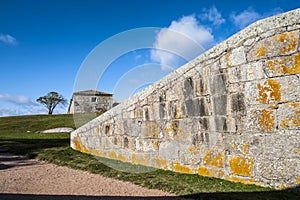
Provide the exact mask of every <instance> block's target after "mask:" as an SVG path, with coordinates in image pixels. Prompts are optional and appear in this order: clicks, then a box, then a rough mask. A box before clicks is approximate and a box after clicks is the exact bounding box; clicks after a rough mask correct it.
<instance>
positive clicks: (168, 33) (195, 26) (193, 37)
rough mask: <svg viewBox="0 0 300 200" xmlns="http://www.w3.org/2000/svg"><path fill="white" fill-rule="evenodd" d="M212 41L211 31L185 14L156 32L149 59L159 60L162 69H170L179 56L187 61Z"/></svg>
mask: <svg viewBox="0 0 300 200" xmlns="http://www.w3.org/2000/svg"><path fill="white" fill-rule="evenodd" d="M214 42H215V41H214V37H213V35H212V34H211V31H210V30H209V29H208V28H205V27H204V26H201V25H200V24H199V22H198V21H197V19H196V18H195V16H185V17H182V18H181V19H179V20H178V21H172V23H171V25H170V26H169V27H168V28H163V29H161V31H160V32H159V33H158V34H157V37H156V41H155V43H154V45H153V47H154V49H153V50H152V51H151V59H152V60H153V61H156V62H159V63H160V64H161V67H162V70H170V69H172V68H176V67H177V65H178V62H179V60H180V59H179V58H181V59H184V60H186V61H189V60H191V59H193V58H195V57H196V56H198V55H200V54H201V53H203V52H204V47H211V46H213V44H214Z"/></svg>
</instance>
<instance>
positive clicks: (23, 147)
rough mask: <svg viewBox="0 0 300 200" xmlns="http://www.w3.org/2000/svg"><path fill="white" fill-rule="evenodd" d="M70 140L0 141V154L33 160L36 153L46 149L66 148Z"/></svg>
mask: <svg viewBox="0 0 300 200" xmlns="http://www.w3.org/2000/svg"><path fill="white" fill-rule="evenodd" d="M69 144H70V139H65V138H64V139H49V138H45V139H9V140H7V139H0V152H9V153H13V154H17V155H23V156H26V157H27V158H35V157H36V156H37V155H38V153H39V152H40V151H41V150H43V149H47V148H52V147H67V146H69Z"/></svg>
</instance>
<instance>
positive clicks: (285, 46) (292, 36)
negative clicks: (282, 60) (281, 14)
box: [273, 31, 299, 54]
mask: <svg viewBox="0 0 300 200" xmlns="http://www.w3.org/2000/svg"><path fill="white" fill-rule="evenodd" d="M298 35H299V32H298V31H294V32H286V33H282V34H279V35H275V36H273V39H275V40H276V43H277V44H281V46H280V48H279V49H278V51H279V52H280V53H282V54H286V53H290V52H292V51H294V50H296V48H297V45H298V39H299V37H298Z"/></svg>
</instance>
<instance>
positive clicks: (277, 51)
mask: <svg viewBox="0 0 300 200" xmlns="http://www.w3.org/2000/svg"><path fill="white" fill-rule="evenodd" d="M299 19H300V9H298V10H294V11H291V12H288V13H284V14H281V15H278V16H275V17H271V18H267V19H264V20H261V21H258V22H256V23H254V24H252V25H251V26H250V27H247V28H245V29H244V30H242V31H240V32H239V33H237V34H235V35H234V36H232V37H231V38H229V39H228V40H226V41H224V42H222V43H221V44H219V45H217V46H216V47H214V48H212V49H211V50H209V51H207V52H206V53H204V54H202V55H200V56H199V57H198V58H196V59H194V60H193V61H191V62H189V63H188V64H186V65H184V66H182V67H181V68H179V69H178V70H176V71H175V72H173V73H171V74H170V75H168V76H166V77H165V78H163V79H162V80H160V81H158V82H156V83H155V84H153V85H152V86H150V87H149V88H147V89H145V90H143V91H142V92H140V93H138V94H136V95H135V96H133V97H132V98H130V99H129V100H128V101H126V102H124V103H122V104H120V105H118V106H117V107H114V108H113V109H111V110H110V111H108V112H106V113H104V114H103V115H101V116H99V117H98V118H96V119H94V120H93V121H91V122H89V123H88V124H86V125H84V126H83V127H80V128H79V129H77V130H75V131H74V132H72V134H71V146H72V148H74V149H76V150H79V151H82V152H85V153H90V154H94V155H97V156H102V157H107V158H111V159H117V160H121V161H124V162H131V163H134V164H141V165H146V166H153V167H155V168H160V169H166V170H172V171H177V172H182V173H197V174H199V175H203V176H210V177H218V178H221V179H226V180H230V181H238V182H242V183H251V184H258V185H263V186H271V187H276V188H285V187H291V186H296V185H298V184H300V154H299V149H300V93H299V91H300V78H299V73H300V53H299V50H300V45H299V31H300V21H299Z"/></svg>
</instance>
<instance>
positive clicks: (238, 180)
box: [225, 176, 255, 184]
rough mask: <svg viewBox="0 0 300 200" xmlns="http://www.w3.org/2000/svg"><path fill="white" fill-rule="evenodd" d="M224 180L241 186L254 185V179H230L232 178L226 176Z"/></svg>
mask: <svg viewBox="0 0 300 200" xmlns="http://www.w3.org/2000/svg"><path fill="white" fill-rule="evenodd" d="M225 179H226V180H228V181H233V182H239V183H243V184H254V183H255V179H254V178H250V179H245V178H237V177H232V176H226V178H225Z"/></svg>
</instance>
